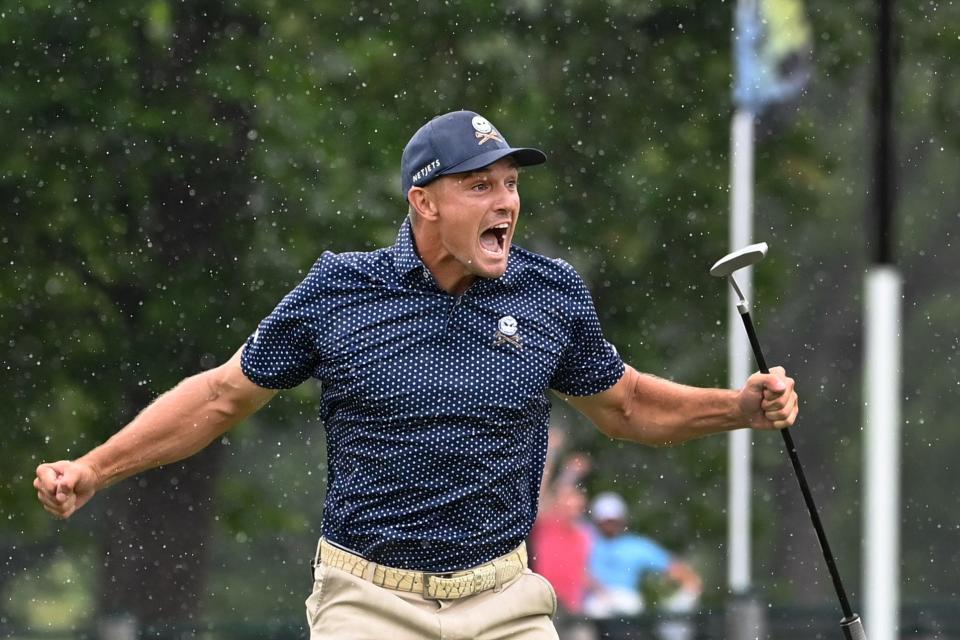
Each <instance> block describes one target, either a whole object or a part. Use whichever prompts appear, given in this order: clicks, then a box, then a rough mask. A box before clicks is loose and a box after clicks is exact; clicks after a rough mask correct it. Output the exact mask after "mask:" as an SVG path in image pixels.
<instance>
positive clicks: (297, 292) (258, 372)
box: [240, 258, 323, 389]
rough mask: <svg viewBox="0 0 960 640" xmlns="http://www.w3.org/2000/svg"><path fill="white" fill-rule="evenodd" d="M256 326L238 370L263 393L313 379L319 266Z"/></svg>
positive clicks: (318, 305)
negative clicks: (241, 370) (263, 388)
mask: <svg viewBox="0 0 960 640" xmlns="http://www.w3.org/2000/svg"><path fill="white" fill-rule="evenodd" d="M322 260H323V258H321V259H320V260H317V262H316V263H315V264H314V265H313V267H312V268H311V269H310V273H308V274H307V277H306V278H304V279H303V282H301V283H300V284H299V285H297V286H296V287H295V288H294V289H293V291H291V292H290V293H288V294H287V295H286V296H285V297H284V298H283V300H281V301H280V304H278V305H277V307H276V308H275V309H274V310H273V311H272V312H271V313H270V315H268V316H267V317H266V318H264V319H263V321H261V322H260V324H259V326H258V327H257V330H256V331H255V332H254V333H253V335H252V336H250V337H249V338H248V339H247V343H246V344H245V345H244V347H243V353H242V354H241V356H240V366H241V368H242V369H243V373H244V375H245V376H247V378H249V379H250V380H251V381H253V382H254V383H256V384H257V385H259V386H261V387H265V388H267V389H291V388H293V387H296V386H297V385H299V384H300V383H302V382H304V381H305V380H307V379H308V378H309V377H310V376H311V375H313V372H314V370H315V369H316V367H317V363H318V359H319V356H318V353H317V346H316V345H317V340H316V325H317V322H316V320H317V319H319V318H322V310H321V308H320V306H321V302H322V299H321V295H320V289H321V284H322V283H321V279H320V263H321V262H322Z"/></svg>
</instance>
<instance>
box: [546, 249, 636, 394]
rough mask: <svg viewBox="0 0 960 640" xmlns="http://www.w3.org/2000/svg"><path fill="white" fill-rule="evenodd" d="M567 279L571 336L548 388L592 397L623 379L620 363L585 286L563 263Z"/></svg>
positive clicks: (622, 368)
mask: <svg viewBox="0 0 960 640" xmlns="http://www.w3.org/2000/svg"><path fill="white" fill-rule="evenodd" d="M563 265H564V267H566V271H567V273H568V276H569V278H570V285H569V289H570V292H571V298H570V309H569V313H570V322H571V332H570V338H569V341H568V344H567V348H566V350H565V351H564V353H563V357H562V358H561V361H560V364H559V366H558V367H557V370H556V371H555V372H554V374H553V377H552V378H551V380H550V388H551V389H556V390H557V391H559V392H560V393H564V394H566V395H569V396H592V395H594V394H596V393H600V392H601V391H605V390H607V389H609V388H610V387H612V386H613V385H614V384H616V383H617V381H618V380H620V378H622V377H623V372H624V365H623V360H622V359H621V358H620V355H619V354H618V353H617V350H616V348H615V347H614V346H613V345H612V344H610V343H609V342H607V341H606V340H605V339H604V337H603V331H602V330H601V329H600V319H599V318H598V317H597V311H596V309H595V308H594V306H593V298H592V297H591V296H590V292H589V291H588V290H587V285H586V283H584V281H583V278H581V277H580V274H578V273H577V272H576V271H575V270H574V269H573V267H571V266H570V265H568V264H566V263H563Z"/></svg>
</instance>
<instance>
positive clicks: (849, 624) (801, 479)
mask: <svg viewBox="0 0 960 640" xmlns="http://www.w3.org/2000/svg"><path fill="white" fill-rule="evenodd" d="M740 319H741V320H743V326H744V328H745V329H746V330H747V337H748V338H749V339H750V346H751V348H752V349H753V356H754V358H756V360H757V366H758V367H760V371H762V372H763V373H770V369H769V368H768V367H767V361H766V359H765V358H764V357H763V350H762V349H761V348H760V341H759V340H758V339H757V332H756V330H755V329H754V327H753V320H751V319H750V312H749V311H746V312H741V313H740ZM779 431H780V435H782V436H783V443H784V445H785V446H786V448H787V453H788V454H789V455H790V462H791V463H792V464H793V470H794V473H795V474H796V477H797V482H798V483H799V484H800V492H801V493H802V494H803V501H804V502H805V503H806V505H807V511H809V512H810V520H811V521H813V528H814V529H815V530H816V532H817V540H818V541H819V542H820V550H821V551H823V558H824V560H826V562H827V569H828V570H829V571H830V578H831V579H832V580H833V588H834V589H835V590H836V592H837V598H838V599H839V600H840V608H841V609H842V610H843V615H844V619H843V621H842V622H841V625H842V626H843V629H844V633H846V634H848V635H847V637H848V638H852V639H853V640H859V638H863V640H866V636H865V635H864V634H863V627H862V625H861V624H860V617H859V616H858V615H857V614H855V613H854V612H853V609H852V608H851V607H850V601H849V599H848V598H847V592H846V590H845V589H844V588H843V581H842V580H841V579H840V571H839V570H838V569H837V562H836V560H834V557H833V551H831V550H830V543H829V542H828V541H827V534H826V532H825V531H824V530H823V523H822V522H821V521H820V514H819V513H818V511H817V505H816V503H814V501H813V494H812V493H811V492H810V485H808V484H807V476H806V474H805V473H804V472H803V465H801V464H800V457H799V456H798V455H797V447H796V445H794V443H793V436H791V435H790V429H780V430H779ZM857 628H859V635H856V634H855V632H856V629H857ZM851 632H854V635H850V633H851Z"/></svg>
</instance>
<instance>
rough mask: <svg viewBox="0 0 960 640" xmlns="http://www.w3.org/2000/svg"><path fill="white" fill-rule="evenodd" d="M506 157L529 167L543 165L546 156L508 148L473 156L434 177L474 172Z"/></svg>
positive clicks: (526, 149) (540, 153) (541, 153)
mask: <svg viewBox="0 0 960 640" xmlns="http://www.w3.org/2000/svg"><path fill="white" fill-rule="evenodd" d="M507 156H511V157H513V158H514V159H515V160H516V161H517V164H518V165H519V166H521V167H530V166H533V165H535V164H543V163H544V162H546V161H547V156H546V154H544V153H543V151H540V150H539V149H529V148H525V147H520V148H513V147H511V148H509V149H492V150H490V151H487V152H486V153H481V154H480V155H476V156H473V157H472V158H468V159H467V160H464V161H463V162H461V163H460V164H455V165H453V166H452V167H447V168H446V169H444V170H443V171H438V172H437V173H436V174H435V175H436V176H447V175H450V174H451V173H466V172H468V171H476V170H477V169H482V168H484V167H486V166H488V165H491V164H493V163H494V162H496V161H497V160H499V159H500V158H505V157H507Z"/></svg>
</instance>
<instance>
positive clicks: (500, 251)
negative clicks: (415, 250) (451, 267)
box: [427, 158, 520, 278]
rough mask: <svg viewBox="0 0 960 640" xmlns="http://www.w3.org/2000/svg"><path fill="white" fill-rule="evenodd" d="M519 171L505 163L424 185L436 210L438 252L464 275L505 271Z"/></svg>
mask: <svg viewBox="0 0 960 640" xmlns="http://www.w3.org/2000/svg"><path fill="white" fill-rule="evenodd" d="M518 177H519V169H518V168H517V165H516V163H515V162H514V161H513V159H511V158H503V159H501V160H498V161H497V162H495V163H493V164H491V165H489V166H487V167H484V168H482V169H478V170H477V171H472V172H470V173H455V174H452V175H448V176H443V177H441V178H438V179H437V180H436V181H434V182H433V183H431V184H430V185H428V186H427V189H428V190H429V191H430V193H431V196H432V199H433V201H434V203H435V204H436V207H437V211H438V219H437V223H438V225H437V231H438V232H439V241H440V244H441V245H442V249H443V252H444V253H445V254H447V256H448V257H450V258H452V259H453V260H454V261H456V263H458V265H459V266H460V267H461V268H462V269H463V271H464V275H467V274H469V275H475V276H480V277H482V278H499V277H500V276H502V275H503V273H504V271H506V270H507V256H508V255H509V254H510V243H511V240H512V239H513V232H514V229H515V228H516V224H517V218H518V216H519V215H520V193H519V191H518V190H517V181H518Z"/></svg>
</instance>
